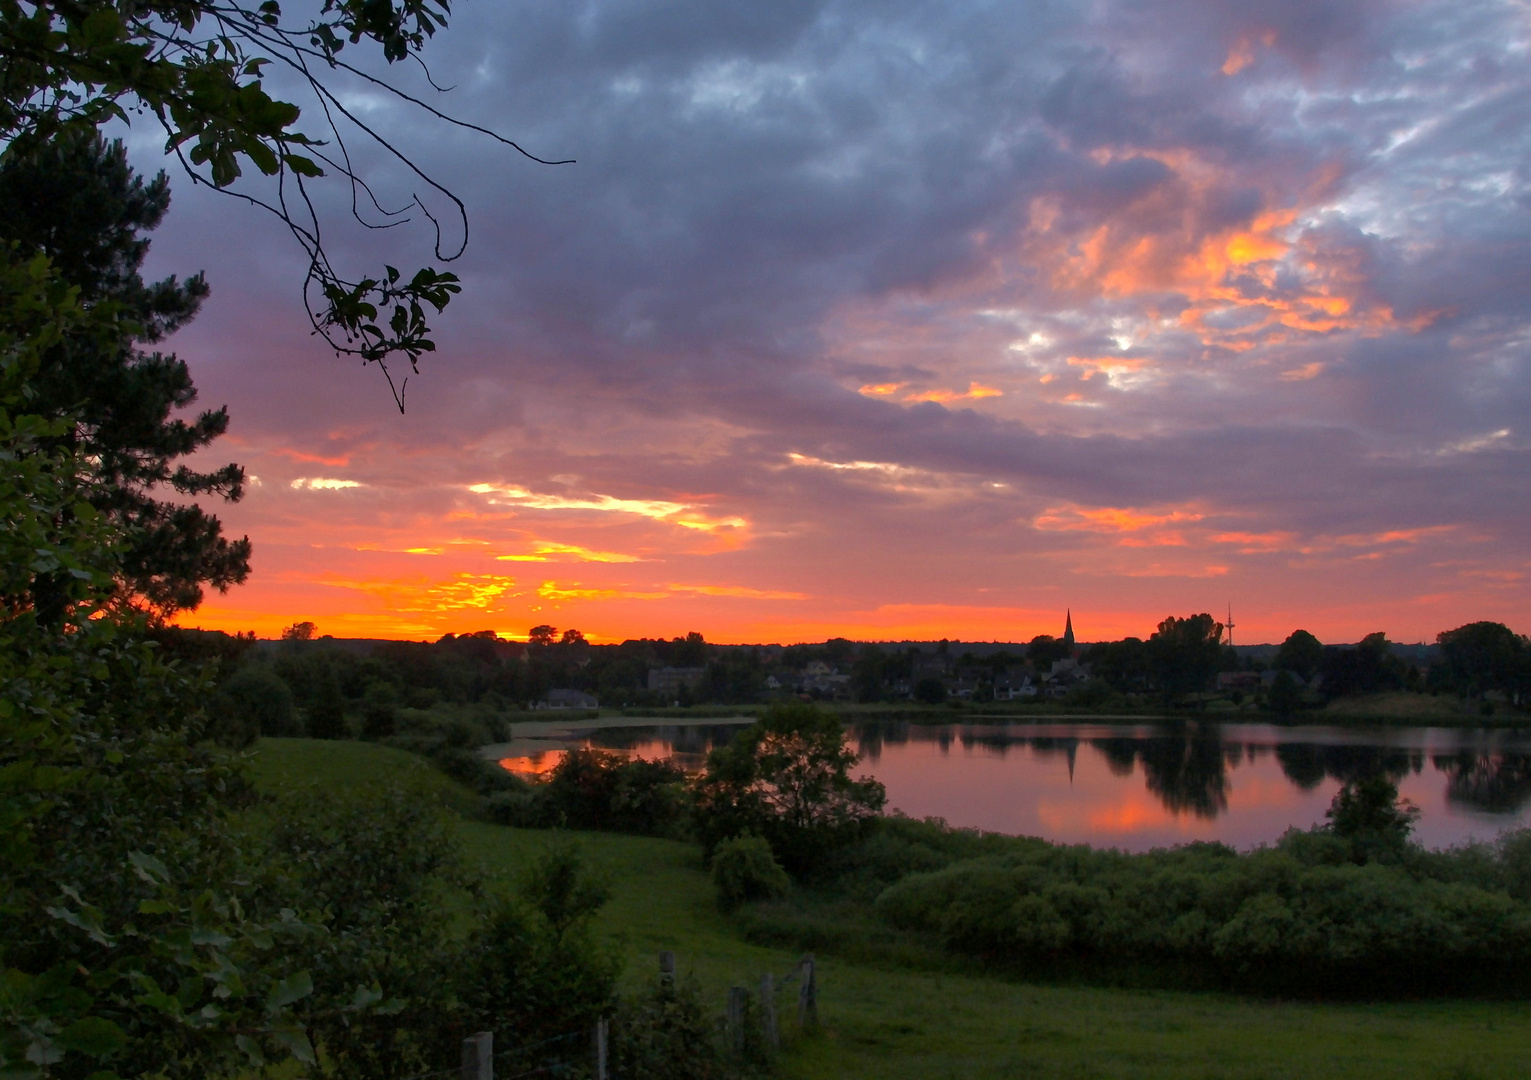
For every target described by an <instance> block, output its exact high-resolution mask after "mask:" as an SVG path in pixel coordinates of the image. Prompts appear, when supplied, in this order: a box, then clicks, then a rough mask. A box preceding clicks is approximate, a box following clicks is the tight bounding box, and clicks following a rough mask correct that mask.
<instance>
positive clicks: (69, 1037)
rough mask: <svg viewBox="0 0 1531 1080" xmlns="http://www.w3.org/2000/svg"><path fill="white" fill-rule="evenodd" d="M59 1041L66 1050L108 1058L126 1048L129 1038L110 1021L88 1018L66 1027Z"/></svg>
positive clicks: (94, 1017)
mask: <svg viewBox="0 0 1531 1080" xmlns="http://www.w3.org/2000/svg"><path fill="white" fill-rule="evenodd" d="M57 1041H58V1044H59V1045H60V1046H62V1047H64V1048H65V1049H66V1050H77V1051H79V1052H80V1053H82V1054H88V1055H90V1056H91V1057H106V1056H107V1055H108V1054H115V1053H116V1052H117V1051H118V1050H121V1049H122V1048H123V1047H124V1046H126V1045H127V1043H128V1037H127V1036H126V1035H125V1034H123V1031H122V1029H121V1028H120V1027H118V1026H117V1025H116V1024H114V1023H112V1022H111V1021H110V1020H107V1019H106V1018H104V1017H100V1016H87V1017H85V1019H83V1020H76V1021H75V1022H74V1023H72V1024H70V1025H69V1026H68V1027H66V1028H65V1029H64V1030H63V1031H62V1032H61V1033H60V1034H59V1035H58V1038H57Z"/></svg>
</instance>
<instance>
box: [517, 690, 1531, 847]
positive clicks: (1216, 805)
mask: <svg viewBox="0 0 1531 1080" xmlns="http://www.w3.org/2000/svg"><path fill="white" fill-rule="evenodd" d="M628 722H629V723H631V721H628ZM736 730H738V729H737V726H736V725H729V724H718V723H710V724H696V725H685V726H681V725H659V726H641V727H621V728H596V729H590V730H574V729H571V730H568V731H565V732H562V733H558V734H556V735H554V736H553V737H545V738H544V739H542V740H517V742H515V743H513V744H507V746H506V747H505V748H504V749H505V750H506V751H508V752H507V753H505V754H504V756H503V757H500V760H501V764H503V765H504V766H505V767H507V768H509V769H511V770H512V771H516V772H520V773H526V774H532V773H539V772H545V771H547V770H548V769H551V768H552V767H553V765H554V764H556V762H557V761H558V759H559V758H560V757H561V756H562V752H561V751H562V748H565V747H569V746H576V745H578V746H593V747H597V748H600V749H606V750H614V751H618V752H622V753H626V754H631V755H634V756H638V757H645V758H669V759H673V760H675V761H677V762H678V763H680V764H682V765H684V766H685V767H686V768H688V769H696V768H700V767H701V764H702V761H703V759H704V758H705V756H706V753H707V751H708V750H710V749H711V748H712V747H713V746H715V745H718V744H719V743H721V742H724V741H727V740H728V739H729V738H731V737H732V734H733V733H734V732H735V731H736ZM847 731H848V733H849V736H850V740H851V744H852V745H853V746H854V747H856V749H857V750H858V752H859V753H860V754H861V764H860V766H859V767H858V770H859V771H860V772H861V773H862V775H870V776H875V777H876V778H877V779H878V780H880V781H882V783H883V784H884V785H885V786H886V787H887V790H888V808H889V809H890V810H892V809H897V810H900V811H902V812H904V813H906V814H909V815H911V816H913V817H927V816H934V817H942V818H945V819H946V820H947V821H948V822H950V823H951V824H953V825H959V826H967V827H976V828H980V829H987V830H991V831H994V832H1004V833H1012V834H1019V835H1028V836H1042V837H1046V838H1047V839H1049V840H1055V841H1060V842H1064V843H1088V844H1093V845H1096V846H1098V847H1118V848H1122V849H1124V850H1129V851H1145V850H1147V849H1149V848H1153V847H1162V846H1166V845H1170V844H1182V843H1187V842H1189V841H1192V840H1220V841H1222V842H1224V843H1227V844H1231V845H1233V846H1234V847H1237V848H1241V849H1243V848H1250V847H1253V846H1255V845H1257V844H1261V843H1269V842H1271V841H1274V840H1275V839H1277V838H1278V837H1279V836H1280V835H1281V834H1282V833H1283V832H1284V831H1285V830H1286V829H1287V828H1290V827H1296V828H1300V829H1302V828H1308V827H1309V826H1312V825H1316V824H1322V823H1323V821H1324V811H1325V810H1327V809H1328V807H1329V802H1330V800H1331V799H1332V798H1333V797H1334V794H1335V792H1336V791H1338V790H1339V788H1340V785H1341V784H1342V783H1344V781H1346V780H1348V779H1359V778H1361V777H1364V776H1368V775H1372V774H1375V773H1379V772H1380V773H1386V774H1387V775H1388V776H1390V777H1392V778H1393V780H1394V781H1395V782H1396V783H1397V784H1398V789H1399V793H1400V794H1401V795H1402V796H1404V797H1405V798H1407V799H1409V800H1410V801H1411V802H1413V803H1414V805H1415V806H1417V807H1419V808H1420V810H1421V814H1420V818H1419V822H1418V826H1417V828H1416V830H1415V835H1416V836H1417V838H1418V839H1419V840H1420V841H1421V842H1423V843H1424V844H1426V845H1427V846H1429V847H1446V846H1449V845H1452V844H1457V843H1461V842H1463V841H1466V840H1468V839H1479V840H1490V839H1493V838H1494V837H1495V836H1496V835H1498V833H1500V832H1501V831H1502V830H1504V829H1509V828H1518V827H1522V826H1526V825H1531V733H1528V732H1522V731H1511V730H1503V729H1494V730H1462V729H1456V728H1428V727H1414V728H1406V727H1389V728H1369V729H1355V728H1334V727H1317V726H1312V727H1287V726H1277V725H1269V724H1213V723H1195V722H1184V723H1142V724H1134V725H1118V724H1103V723H1067V724H1008V725H1006V724H942V725H926V724H910V723H900V722H861V723H852V724H850V725H848V726H847ZM541 746H546V747H547V749H539V747H541ZM496 756H498V755H496Z"/></svg>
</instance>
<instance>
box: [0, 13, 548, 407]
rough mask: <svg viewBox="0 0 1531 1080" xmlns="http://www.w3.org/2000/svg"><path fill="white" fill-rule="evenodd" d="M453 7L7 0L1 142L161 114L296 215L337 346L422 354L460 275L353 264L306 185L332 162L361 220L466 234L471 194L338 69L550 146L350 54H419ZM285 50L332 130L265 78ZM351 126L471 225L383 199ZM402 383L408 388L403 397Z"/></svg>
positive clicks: (257, 196) (205, 159)
mask: <svg viewBox="0 0 1531 1080" xmlns="http://www.w3.org/2000/svg"><path fill="white" fill-rule="evenodd" d="M448 8H449V4H448V0H398V2H397V3H395V2H394V0H320V2H319V3H318V4H316V5H314V7H313V8H311V9H310V11H311V15H310V16H309V17H304V16H301V15H300V16H298V17H296V18H289V17H287V16H285V15H284V13H283V11H282V8H281V5H280V4H279V3H278V2H277V0H265V2H263V3H261V4H259V5H258V6H256V5H253V4H249V3H244V2H240V0H232V2H226V3H214V2H212V0H147V2H143V3H131V4H130V3H126V2H123V0H38V2H35V3H25V4H23V3H20V2H16V0H8V2H6V3H3V4H0V143H4V144H5V145H6V151H5V153H6V154H7V155H8V156H9V155H20V156H27V155H29V154H31V153H32V152H33V151H34V150H35V149H36V147H37V146H38V145H40V144H44V143H47V142H48V141H50V140H51V139H53V138H54V137H55V136H57V135H59V134H60V133H61V132H65V131H69V132H78V131H81V130H94V129H98V128H100V127H101V126H102V125H103V124H105V123H107V122H109V121H112V120H121V121H128V120H130V118H131V116H133V115H138V116H145V115H147V116H150V117H152V118H153V120H154V122H157V123H158V124H159V125H160V127H161V128H162V129H163V130H164V132H165V135H166V149H167V152H169V153H171V154H174V155H175V157H176V159H177V160H178V161H179V163H180V164H181V166H182V168H184V169H185V170H186V172H187V173H188V174H190V175H191V176H192V177H193V178H194V180H196V181H197V182H200V183H205V184H207V185H208V186H209V187H211V188H212V189H213V190H215V191H221V192H226V193H229V194H231V195H233V196H234V197H236V198H239V199H242V200H244V201H245V202H247V203H249V204H250V205H252V206H256V207H260V208H263V209H265V210H267V211H269V212H271V213H272V214H274V215H276V216H277V217H278V218H279V219H280V220H281V221H282V222H283V223H284V224H285V225H286V226H287V228H288V229H289V231H290V232H291V233H292V235H293V237H294V239H295V240H296V241H297V242H298V243H299V245H300V246H301V247H302V248H303V250H304V252H305V253H306V255H307V257H308V269H307V273H306V275H305V278H304V282H303V296H304V300H305V303H306V304H308V305H309V314H310V320H311V322H312V323H313V327H314V330H315V331H316V332H317V333H320V334H322V335H323V336H324V337H325V339H326V340H327V341H328V342H329V344H330V345H331V346H332V347H333V348H334V349H335V350H336V352H344V353H349V354H354V355H357V356H360V357H361V358H362V359H363V361H364V362H367V363H373V362H376V363H378V364H379V365H380V367H382V368H383V370H384V373H385V375H386V374H387V367H386V361H387V359H388V358H389V357H390V356H393V355H395V354H400V353H402V354H403V355H404V356H405V357H406V358H407V359H408V360H409V363H410V365H411V367H412V368H414V366H415V364H416V362H417V361H418V359H419V357H420V356H421V355H422V354H423V353H426V352H430V351H433V350H434V348H435V343H434V342H433V341H432V340H431V337H430V328H429V326H428V325H427V322H426V313H425V309H426V308H433V309H434V310H435V311H437V312H440V311H441V310H442V309H443V308H445V307H446V305H447V303H448V302H449V301H450V299H451V297H452V296H453V295H454V294H456V293H457V292H458V291H459V286H458V284H457V278H456V276H455V275H453V274H450V273H443V272H440V271H437V270H436V269H434V268H432V267H424V268H422V269H420V270H419V271H417V272H416V273H415V274H413V275H405V274H401V273H400V272H399V271H398V270H396V269H394V268H393V267H385V268H384V270H383V271H382V272H381V273H380V274H378V275H377V276H375V277H374V276H362V277H347V276H345V275H343V274H342V273H341V272H340V271H339V270H338V269H337V268H336V267H335V266H334V265H333V264H332V263H331V261H330V258H329V256H328V254H327V252H326V250H325V248H324V245H323V243H322V241H321V239H320V237H321V229H320V222H319V219H318V217H317V215H316V213H315V211H313V209H312V208H313V205H314V203H313V200H312V197H311V192H310V190H309V188H310V185H311V184H312V183H313V182H314V181H316V180H318V179H319V178H321V177H323V176H325V175H326V172H327V171H328V173H330V174H332V175H334V176H337V177H339V178H340V180H341V182H342V183H345V184H347V185H348V186H349V187H350V189H351V194H352V206H353V216H355V217H356V218H357V220H358V221H359V222H360V223H361V224H362V225H363V226H370V227H377V225H378V222H377V221H368V220H366V219H365V218H364V217H363V208H364V207H365V208H366V210H367V211H369V212H370V213H371V214H373V215H374V217H377V218H380V219H381V223H382V224H384V225H387V224H389V223H397V222H399V221H401V220H405V219H404V218H402V217H401V215H402V214H404V213H407V212H408V211H409V210H413V209H418V210H419V211H420V213H421V214H422V215H423V216H425V217H426V218H427V219H428V220H430V221H431V222H432V223H433V224H435V225H436V257H437V258H438V259H441V260H443V261H451V260H452V259H455V258H456V257H457V256H458V255H460V254H461V253H462V250H463V248H464V247H465V246H466V243H467V232H466V223H467V218H466V214H465V212H464V209H463V206H462V203H461V202H460V201H459V200H457V199H456V198H455V197H454V196H452V194H451V193H450V192H449V191H447V190H446V189H445V188H444V187H442V186H441V185H440V184H439V183H437V182H435V181H434V180H432V179H431V178H430V177H429V176H428V175H426V174H425V173H424V172H423V171H422V170H421V169H420V168H419V166H417V165H416V164H415V163H413V162H411V161H410V160H409V159H408V158H407V157H405V156H404V155H403V154H401V153H400V152H399V151H398V150H397V149H395V148H394V147H393V146H392V145H391V144H390V143H389V142H388V141H387V140H386V139H385V138H384V137H383V136H382V135H381V134H380V133H379V132H377V131H375V130H374V129H373V128H371V127H370V126H368V124H367V122H366V121H365V119H364V118H363V117H361V116H360V115H358V114H357V113H356V112H355V111H353V109H352V108H351V107H350V105H349V104H348V102H347V100H346V98H345V96H344V95H343V94H342V87H341V86H340V85H338V83H336V80H342V81H343V80H351V81H353V82H355V83H357V84H360V85H362V86H365V87H367V88H368V89H369V90H372V91H374V92H375V91H382V92H384V93H389V94H392V95H393V96H395V97H396V98H399V99H401V100H403V101H406V102H409V103H411V104H413V105H415V106H417V107H419V108H421V109H423V110H425V111H426V112H427V113H428V114H430V115H432V116H434V117H436V118H437V119H439V120H440V121H442V122H444V123H448V124H454V125H457V126H460V127H466V128H471V129H473V130H475V131H479V132H481V133H482V134H484V135H487V136H489V137H491V138H494V139H497V140H498V141H499V142H501V143H503V144H504V145H506V146H508V147H511V148H513V149H514V150H516V151H517V152H519V153H521V154H523V155H525V156H526V157H528V158H531V159H532V160H534V161H540V160H541V159H539V158H536V157H534V156H533V155H531V154H529V153H527V152H526V151H525V150H522V148H521V147H519V146H517V145H516V144H515V143H513V142H511V141H510V140H508V139H504V138H501V137H500V136H498V135H496V134H494V133H493V132H490V131H488V130H486V129H483V128H478V127H476V126H475V125H472V124H466V123H462V122H460V121H456V120H453V119H452V118H451V117H449V116H446V115H445V114H443V113H441V112H440V111H438V110H436V109H434V108H432V107H431V106H430V105H428V104H427V103H425V102H423V101H421V100H419V99H417V98H414V97H412V96H410V95H408V94H406V93H404V92H403V91H401V90H398V89H397V88H395V87H393V86H392V85H390V84H389V83H388V82H387V81H386V80H383V79H379V78H377V77H375V76H372V75H370V74H368V73H366V72H364V71H362V70H361V69H359V68H358V67H356V66H355V65H353V64H351V63H350V62H349V60H348V59H346V58H345V57H344V56H343V55H342V53H343V50H344V49H345V47H346V46H347V45H355V44H358V43H360V42H362V41H363V40H364V39H365V40H366V41H367V42H368V43H369V44H372V45H375V46H377V47H378V48H379V49H380V51H381V53H382V56H383V58H384V59H385V60H386V61H387V62H388V63H390V64H392V63H397V62H399V61H402V60H407V59H416V60H418V59H419V57H418V54H419V52H420V51H421V49H422V48H423V47H424V45H425V43H426V41H427V40H428V39H429V38H430V37H431V36H433V35H434V34H435V32H436V31H437V30H438V29H441V28H443V27H445V26H446V23H447V14H448ZM272 64H275V65H276V66H277V67H278V68H279V69H281V70H283V71H284V73H285V74H286V75H288V76H293V77H296V79H297V82H298V84H299V85H301V86H304V87H306V88H307V90H308V92H309V94H310V95H311V96H312V98H313V99H314V100H315V101H316V103H317V104H318V105H319V106H320V107H319V108H318V109H317V110H315V111H314V113H313V114H314V115H319V116H322V117H324V118H325V119H326V127H327V131H324V132H305V131H304V130H302V129H301V128H299V126H298V120H299V115H300V112H301V110H300V109H299V107H298V106H297V105H296V104H294V103H292V102H288V101H282V100H278V99H276V98H273V97H271V96H270V94H268V93H267V92H266V89H265V84H264V82H263V68H265V67H268V66H271V65H272ZM326 80H330V81H326ZM353 134H359V135H360V136H361V137H362V138H364V139H367V140H370V141H372V142H373V143H375V144H376V145H378V146H380V147H381V148H382V149H383V150H384V151H385V152H386V153H388V154H389V155H391V156H392V157H394V158H395V159H397V160H398V161H400V162H401V163H402V164H403V165H404V166H405V167H406V168H407V169H409V170H410V171H412V172H413V173H414V174H415V175H416V176H417V177H418V178H419V179H420V180H421V181H422V183H423V184H424V185H425V187H427V188H429V189H431V190H432V191H434V192H435V193H436V194H437V195H438V196H440V197H441V198H443V199H445V200H446V201H448V202H449V203H450V204H451V205H452V207H453V208H454V212H455V213H456V214H457V216H458V217H459V219H460V221H461V223H462V227H463V232H462V236H461V240H460V241H459V242H457V243H455V244H454V243H452V242H451V241H446V242H445V243H444V242H443V238H442V234H441V231H440V228H439V220H438V219H439V214H438V213H436V212H433V211H432V210H431V209H430V208H429V207H428V206H426V205H425V204H424V203H422V202H421V201H420V200H419V198H418V197H417V198H415V199H414V200H413V201H412V202H411V203H410V205H409V207H407V208H406V209H405V210H404V211H399V212H389V211H386V210H383V209H382V207H381V206H380V205H379V201H378V199H377V197H376V196H375V195H374V193H373V192H372V190H371V189H370V188H369V187H368V186H367V183H366V181H365V179H364V178H362V177H361V176H359V175H358V174H357V173H356V172H354V171H353V169H352V168H351V164H350V163H351V153H350V151H349V149H348V146H347V139H348V137H349V136H350V135H353ZM321 136H322V137H321ZM543 163H544V164H564V162H543ZM246 166H252V167H253V168H254V170H255V171H256V172H257V173H259V174H261V175H263V176H265V177H269V178H271V185H272V186H271V187H270V188H267V189H261V188H259V187H257V188H255V189H254V190H253V191H252V190H247V188H246V187H243V186H241V187H237V188H236V187H235V186H234V185H235V182H236V181H238V180H239V179H240V177H241V176H242V174H243V172H244V169H245V167H246ZM295 207H306V208H307V210H306V211H303V212H300V211H297V210H295V209H294V208H295ZM316 301H317V306H315V302H316ZM389 382H390V385H392V384H393V380H392V377H391V376H389ZM403 391H404V388H403V386H402V385H400V386H397V387H395V396H396V398H397V399H398V403H399V407H400V408H401V409H402V408H403Z"/></svg>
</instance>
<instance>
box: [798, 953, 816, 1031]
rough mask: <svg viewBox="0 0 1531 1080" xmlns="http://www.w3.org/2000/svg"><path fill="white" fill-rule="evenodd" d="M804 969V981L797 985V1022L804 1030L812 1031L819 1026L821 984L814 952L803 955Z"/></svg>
mask: <svg viewBox="0 0 1531 1080" xmlns="http://www.w3.org/2000/svg"><path fill="white" fill-rule="evenodd" d="M802 970H803V975H802V982H800V983H799V984H798V987H797V1023H798V1026H799V1027H801V1028H802V1029H803V1030H804V1031H811V1030H813V1029H814V1028H816V1027H818V1026H819V984H818V979H817V976H816V973H815V972H814V963H813V953H808V954H807V955H806V956H804V957H803V961H802Z"/></svg>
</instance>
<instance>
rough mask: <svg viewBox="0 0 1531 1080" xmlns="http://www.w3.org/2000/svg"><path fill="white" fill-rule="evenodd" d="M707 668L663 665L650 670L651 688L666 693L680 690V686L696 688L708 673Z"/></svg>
mask: <svg viewBox="0 0 1531 1080" xmlns="http://www.w3.org/2000/svg"><path fill="white" fill-rule="evenodd" d="M706 672H707V669H706V668H699V667H662V668H651V669H650V670H649V689H650V690H658V691H660V692H661V693H665V694H674V693H677V692H679V690H680V688H681V687H683V686H685V687H690V688H692V689H695V687H696V685H697V684H698V683H699V682H701V681H702V676H703V675H704V674H706Z"/></svg>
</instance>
